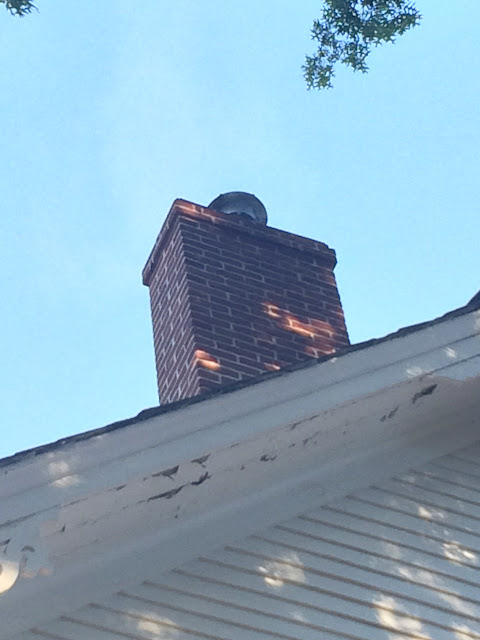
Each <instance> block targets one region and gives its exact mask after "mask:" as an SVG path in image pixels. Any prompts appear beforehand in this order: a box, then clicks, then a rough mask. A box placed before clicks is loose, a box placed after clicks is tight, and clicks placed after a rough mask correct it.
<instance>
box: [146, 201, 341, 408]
mask: <svg viewBox="0 0 480 640" xmlns="http://www.w3.org/2000/svg"><path fill="white" fill-rule="evenodd" d="M335 263H336V259H335V253H334V251H332V250H331V249H329V248H328V247H327V246H326V245H325V244H323V243H321V242H318V241H316V240H311V239H309V238H303V237H300V236H296V235H294V234H290V233H288V232H286V231H281V230H279V229H273V228H271V227H264V226H261V225H259V224H257V223H253V222H250V221H249V220H248V219H245V218H244V217H240V216H234V215H226V214H222V213H218V212H215V211H212V210H209V209H205V208H204V207H201V206H199V205H195V204H193V203H189V202H186V201H183V200H176V201H175V202H174V204H173V206H172V208H171V210H170V213H169V214H168V216H167V219H166V220H165V224H164V225H163V227H162V230H161V232H160V234H159V236H158V238H157V241H156V242H155V246H154V249H153V251H152V253H151V254H150V257H149V259H148V261H147V264H146V266H145V269H144V272H143V277H144V282H145V284H147V285H148V286H149V287H150V298H151V307H152V321H153V330H154V343H155V353H156V363H157V375H158V387H159V394H160V399H161V402H162V403H167V402H172V401H174V400H178V399H181V398H185V397H188V396H191V395H198V394H200V393H205V392H206V391H209V390H211V389H214V388H215V387H217V386H221V385H224V384H230V383H231V382H232V381H234V380H237V379H241V378H242V379H243V378H245V377H251V376H257V375H260V374H261V373H262V372H265V371H267V370H272V369H275V368H277V367H278V365H279V364H280V365H282V366H284V365H287V364H290V363H294V362H298V361H301V360H306V359H309V358H312V357H319V356H321V355H322V354H325V353H331V352H332V349H338V348H343V347H344V346H346V345H348V344H349V342H348V335H347V332H346V328H345V321H344V318H343V311H342V307H341V303H340V299H339V296H338V291H337V287H336V282H335V276H334V274H333V268H334V266H335ZM267 303H268V304H271V305H273V306H272V307H271V309H272V310H275V308H278V311H274V312H273V313H272V314H271V315H268V314H267V312H266V307H265V305H266V304H267ZM197 350H202V351H205V352H207V353H208V354H209V355H210V356H211V357H212V361H215V362H217V363H218V364H219V365H220V368H219V369H218V370H217V371H213V370H211V369H208V368H206V367H204V366H200V365H199V362H195V355H194V354H195V351H197Z"/></svg>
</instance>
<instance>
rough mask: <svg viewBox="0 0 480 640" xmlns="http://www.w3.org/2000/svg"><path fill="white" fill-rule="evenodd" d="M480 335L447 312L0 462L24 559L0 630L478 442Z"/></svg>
mask: <svg viewBox="0 0 480 640" xmlns="http://www.w3.org/2000/svg"><path fill="white" fill-rule="evenodd" d="M479 331H480V314H479V312H478V311H476V312H472V313H468V314H466V315H463V316H459V317H456V318H451V319H447V320H445V321H444V322H441V323H437V324H434V325H431V326H428V327H425V328H423V329H420V330H418V331H415V332H413V333H409V334H407V335H404V336H399V337H395V338H393V339H390V340H386V341H384V342H380V343H378V344H374V345H372V346H370V347H368V348H365V349H362V350H358V351H352V352H350V353H347V354H345V355H343V356H341V357H339V358H333V359H331V360H328V361H326V362H323V363H320V364H316V365H314V366H310V367H306V368H304V369H300V370H297V371H292V372H290V373H285V374H284V375H280V376H278V377H273V378H270V379H267V380H265V381H263V382H261V383H258V384H253V385H251V386H247V387H245V388H242V389H238V390H237V391H235V392H232V393H228V394H221V395H219V396H215V397H212V398H210V399H206V400H205V401H203V402H200V403H198V404H193V405H191V406H186V407H184V408H180V409H178V410H176V411H173V412H171V413H165V414H163V415H159V416H156V417H153V418H151V419H149V420H146V421H144V422H141V423H138V424H133V425H131V426H129V427H126V428H123V429H118V430H114V431H110V432H106V433H102V434H99V435H94V436H92V437H90V438H88V439H85V440H79V441H72V442H69V443H67V444H66V445H64V446H62V447H60V448H58V449H54V450H51V451H46V452H44V453H42V454H40V455H38V456H37V457H35V458H33V459H29V458H28V457H27V458H26V459H24V460H20V461H19V462H18V463H16V464H12V465H9V466H6V467H4V468H2V469H1V470H0V473H1V474H2V483H1V487H0V491H1V502H0V516H1V517H0V520H1V524H0V532H3V533H0V543H1V542H2V541H5V542H6V543H7V545H6V554H7V555H6V557H7V558H9V561H10V562H11V563H13V564H11V565H9V566H10V570H12V571H13V573H12V579H13V578H14V577H15V575H14V573H15V562H20V563H21V564H22V567H23V568H22V569H21V570H20V569H19V574H20V577H19V578H18V580H17V581H16V582H13V583H12V585H11V587H9V588H6V589H4V593H3V594H2V595H0V619H1V620H2V629H1V630H0V634H3V635H1V637H2V638H10V637H12V634H13V633H17V632H21V631H23V630H25V629H28V628H30V627H32V626H34V625H36V624H39V623H40V622H42V621H44V620H46V619H48V618H50V617H53V616H55V615H61V614H62V613H64V612H66V611H71V610H73V609H75V608H77V607H79V606H81V605H82V604H84V602H86V601H90V600H91V599H93V598H94V597H102V596H103V595H106V594H107V593H109V592H112V591H116V590H118V589H120V588H122V587H125V586H126V585H128V584H132V583H136V582H138V581H141V580H145V579H148V578H149V576H150V575H153V574H154V573H155V574H156V575H158V572H159V571H162V570H164V571H167V570H168V569H170V568H172V567H174V566H178V565H179V564H181V563H183V562H186V561H188V560H189V559H190V558H191V557H194V556H196V555H198V554H201V553H205V552H207V551H210V550H211V549H213V548H215V547H216V546H218V545H221V544H224V543H225V542H228V541H230V540H232V539H234V538H238V537H241V536H245V535H248V534H249V533H252V532H254V531H258V530H260V529H262V528H263V527H266V526H268V525H269V524H271V523H273V522H279V521H282V520H284V519H286V518H288V517H290V516H293V515H295V514H298V513H300V512H302V511H304V510H307V509H309V508H312V507H314V506H317V505H320V504H322V503H325V502H327V501H329V500H332V499H333V498H336V497H338V496H340V495H344V494H345V493H347V492H348V491H350V490H351V489H352V488H358V487H360V486H367V485H368V484H370V483H371V482H375V481H378V480H380V479H382V478H385V477H389V476H391V475H393V474H395V473H398V472H400V471H402V470H406V469H408V468H409V467H410V466H412V465H414V464H418V463H421V462H422V461H426V460H429V459H432V458H434V457H436V456H438V455H442V454H443V453H446V452H447V451H451V450H453V449H455V448H458V447H461V446H465V444H468V443H469V442H472V441H474V440H475V439H476V438H478V433H479V432H478V424H479V419H480V418H479V411H478V408H479V398H480V338H479ZM452 425H454V427H455V428H454V429H453V428H452ZM9 547H10V549H9ZM25 548H26V549H27V551H22V549H25ZM28 549H33V551H29V550H28ZM8 554H10V555H8ZM22 554H23V555H22ZM12 567H13V569H12ZM47 573H48V575H42V574H47ZM36 574H38V575H36ZM6 575H8V574H7V573H4V577H5V576H6ZM35 575H36V577H34V578H33V576H35ZM29 576H30V578H31V579H29ZM7 587H8V584H7ZM0 588H1V575H0ZM26 602H28V610H26V608H25V603H26Z"/></svg>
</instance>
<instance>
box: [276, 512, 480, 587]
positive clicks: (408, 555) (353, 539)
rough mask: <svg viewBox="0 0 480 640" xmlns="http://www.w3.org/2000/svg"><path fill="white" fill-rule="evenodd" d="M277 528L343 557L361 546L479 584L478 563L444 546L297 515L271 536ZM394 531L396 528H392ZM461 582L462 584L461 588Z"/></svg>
mask: <svg viewBox="0 0 480 640" xmlns="http://www.w3.org/2000/svg"><path fill="white" fill-rule="evenodd" d="M277 531H286V532H289V533H292V534H298V535H299V536H301V537H307V538H308V537H311V538H313V540H316V541H317V547H318V546H319V545H321V547H322V549H326V548H327V547H326V546H325V544H328V545H331V548H332V552H333V551H334V549H335V547H338V549H337V550H336V553H337V555H339V556H340V557H341V556H342V554H344V553H345V549H352V550H354V551H355V550H359V551H361V552H365V553H368V554H372V555H373V556H380V557H383V558H386V559H389V560H395V561H397V562H398V563H399V564H403V565H406V566H413V567H415V568H417V569H418V568H420V569H428V570H433V571H435V572H438V573H439V574H440V575H446V576H449V577H451V578H452V579H453V580H458V581H460V583H464V582H467V583H470V584H472V585H474V586H476V585H477V584H478V582H479V580H480V569H479V568H478V565H475V566H472V567H469V566H466V565H465V564H463V565H459V564H458V563H457V561H456V560H455V561H452V559H451V557H450V556H451V554H450V556H449V555H448V554H447V555H446V553H445V549H444V548H443V547H442V549H440V550H439V552H438V553H435V551H434V550H433V549H431V548H428V549H418V548H412V547H411V546H406V545H405V544H403V541H400V542H397V541H395V540H394V539H393V537H392V538H390V539H389V538H387V537H383V538H382V537H379V536H375V535H374V534H369V535H366V534H364V533H359V532H357V531H353V530H351V529H350V530H345V529H342V528H340V527H339V526H334V525H329V524H326V523H325V522H321V523H319V522H313V521H310V520H302V519H300V518H297V519H296V520H295V521H290V522H289V523H288V525H279V526H277V527H272V528H271V529H269V532H268V535H269V537H272V535H273V536H275V539H277V537H276V535H277ZM390 531H391V532H392V533H393V531H392V530H390ZM460 586H461V585H459V588H460Z"/></svg>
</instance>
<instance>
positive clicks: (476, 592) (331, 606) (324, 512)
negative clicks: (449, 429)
mask: <svg viewBox="0 0 480 640" xmlns="http://www.w3.org/2000/svg"><path fill="white" fill-rule="evenodd" d="M479 463H480V446H475V447H470V448H469V449H468V450H465V451H461V452H458V453H455V454H454V455H448V456H444V457H443V458H441V459H439V460H436V461H434V462H432V463H429V464H428V465H425V466H424V467H423V468H422V469H419V470H414V471H411V472H409V473H407V474H404V475H403V476H400V477H398V478H394V479H393V480H390V481H388V482H385V483H382V484H381V485H378V486H373V487H370V488H369V489H366V490H362V491H358V492H356V493H354V494H352V495H350V496H348V497H346V498H344V499H342V500H339V501H338V502H336V503H334V504H331V505H327V506H323V507H321V508H318V509H316V510H314V511H311V512H309V513H306V514H303V515H301V516H299V517H296V518H292V519H291V520H289V521H287V522H283V523H280V524H278V525H276V526H273V527H270V528H269V529H268V530H266V531H262V532H259V533H258V534H256V535H253V536H250V537H249V538H246V539H243V540H239V541H233V542H232V543H231V544H229V545H227V546H226V547H224V548H223V549H219V550H218V551H217V552H216V553H212V554H210V555H208V556H206V557H202V558H198V559H197V560H195V561H193V562H190V563H188V564H187V565H185V566H182V567H179V568H178V569H175V570H173V571H171V572H170V573H168V574H165V575H159V576H158V577H157V578H156V579H155V580H153V581H149V582H144V583H142V584H138V585H136V586H133V587H130V588H129V589H127V590H125V591H123V592H120V593H117V594H115V595H113V596H111V597H110V598H108V599H105V600H103V601H102V602H96V603H92V604H91V605H89V606H86V607H83V608H82V609H80V610H78V611H76V612H73V613H71V614H69V615H68V616H64V617H63V618H61V619H57V620H55V621H53V622H52V623H49V624H45V625H44V626H42V627H41V628H38V629H32V630H31V631H30V632H28V633H25V634H23V636H21V638H19V640H39V639H40V638H50V639H53V640H121V639H122V638H123V639H125V638H130V639H132V640H201V639H204V640H271V639H272V638H278V639H280V640H281V639H284V640H314V639H315V640H319V639H321V640H341V639H342V638H343V639H346V640H408V639H410V640H412V639H414V640H480V465H479Z"/></svg>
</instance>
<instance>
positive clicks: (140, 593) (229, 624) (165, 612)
mask: <svg viewBox="0 0 480 640" xmlns="http://www.w3.org/2000/svg"><path fill="white" fill-rule="evenodd" d="M129 594H130V595H127V594H124V595H122V596H118V597H115V598H112V599H110V600H109V601H108V605H111V606H112V609H113V608H116V607H119V608H121V609H126V608H128V610H130V611H135V610H136V611H138V612H140V614H141V615H142V616H144V617H145V618H147V619H151V620H155V619H156V618H157V617H159V618H162V617H165V616H166V617H168V618H169V619H172V620H174V621H175V622H176V623H177V624H178V625H179V626H181V627H189V628H195V630H197V631H199V632H202V633H204V634H206V635H209V634H210V635H212V636H214V637H215V638H217V637H218V638H222V639H228V640H230V639H231V640H271V639H272V638H283V639H284V640H297V639H298V640H304V639H305V640H310V639H311V638H313V637H315V636H312V630H311V629H305V628H304V629H299V628H298V626H297V625H295V624H294V623H293V622H289V623H287V624H284V623H283V622H282V621H279V620H276V619H274V618H270V617H266V616H262V615H259V614H248V615H247V614H246V613H245V612H242V611H238V610H235V608H233V607H231V606H230V607H229V606H227V605H224V606H221V605H218V606H212V605H211V604H207V603H205V602H204V601H202V600H200V599H195V598H192V597H190V596H188V595H185V596H180V595H179V594H177V593H174V592H171V591H169V590H167V589H166V590H164V591H162V592H161V593H160V592H159V591H158V590H155V592H153V593H152V588H151V587H147V586H145V585H139V586H137V587H136V588H135V590H134V592H130V591H129ZM92 613H93V614H94V615H96V616H98V615H99V614H100V613H101V612H100V611H97V612H92ZM107 613H108V612H107ZM113 622H114V621H112V623H113ZM302 631H303V633H302ZM316 637H317V638H318V632H317V636H316ZM332 640H333V639H332ZM335 640H338V636H337V638H336V639H335Z"/></svg>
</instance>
